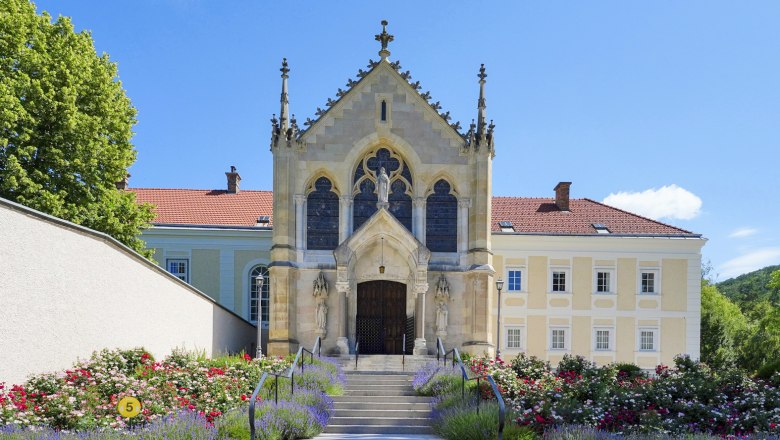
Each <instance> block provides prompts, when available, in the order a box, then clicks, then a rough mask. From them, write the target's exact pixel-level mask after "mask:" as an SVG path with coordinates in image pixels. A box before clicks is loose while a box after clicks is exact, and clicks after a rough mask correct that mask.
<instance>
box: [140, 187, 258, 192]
mask: <svg viewBox="0 0 780 440" xmlns="http://www.w3.org/2000/svg"><path fill="white" fill-rule="evenodd" d="M127 190H128V191H135V190H153V191H223V192H227V190H226V189H208V188H155V187H132V188H127ZM243 192H252V193H272V194H273V190H267V189H242V190H240V191H239V192H238V193H237V194H241V193H243Z"/></svg>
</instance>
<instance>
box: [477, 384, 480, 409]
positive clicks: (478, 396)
mask: <svg viewBox="0 0 780 440" xmlns="http://www.w3.org/2000/svg"><path fill="white" fill-rule="evenodd" d="M479 401H480V395H479V376H477V414H479Z"/></svg>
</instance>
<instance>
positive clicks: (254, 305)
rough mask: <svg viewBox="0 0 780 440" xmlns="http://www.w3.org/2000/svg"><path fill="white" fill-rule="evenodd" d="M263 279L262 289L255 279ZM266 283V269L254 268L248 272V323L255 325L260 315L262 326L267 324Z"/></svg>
mask: <svg viewBox="0 0 780 440" xmlns="http://www.w3.org/2000/svg"><path fill="white" fill-rule="evenodd" d="M260 276H262V277H263V287H262V288H260V284H259V283H258V282H257V278H258V277H260ZM269 284H270V283H269V281H268V267H266V266H255V267H254V268H253V269H252V271H251V272H249V321H251V322H254V323H257V315H258V313H259V314H260V320H261V321H262V324H263V325H267V324H268V310H269V307H268V304H269V295H268V292H269V291H270V286H269Z"/></svg>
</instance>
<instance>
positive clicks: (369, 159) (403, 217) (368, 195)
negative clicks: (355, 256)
mask: <svg viewBox="0 0 780 440" xmlns="http://www.w3.org/2000/svg"><path fill="white" fill-rule="evenodd" d="M380 168H384V169H385V173H386V174H387V176H388V178H389V179H390V188H389V191H388V197H387V199H388V200H387V201H388V203H389V205H390V206H389V207H388V211H389V212H390V213H391V214H392V215H393V216H394V217H395V218H397V219H398V221H400V222H401V223H402V224H403V225H404V226H405V227H406V228H407V229H408V230H409V231H410V232H411V230H412V197H411V190H412V173H411V171H410V170H409V167H408V166H407V165H406V164H405V163H404V161H403V159H401V158H400V157H398V156H396V155H394V154H393V153H392V152H391V151H390V150H389V149H387V148H379V149H378V150H376V151H375V152H372V153H370V154H369V155H367V156H366V157H365V158H364V159H363V160H362V161H361V162H360V163H359V164H358V166H357V168H356V169H355V177H354V179H353V182H354V185H355V187H354V189H353V191H354V193H355V197H354V200H353V204H352V227H353V230H357V229H358V228H360V226H362V225H363V223H365V222H366V220H368V219H369V218H370V217H371V216H372V215H374V213H375V212H376V211H377V207H376V203H377V194H376V192H375V190H376V176H377V174H379V170H380Z"/></svg>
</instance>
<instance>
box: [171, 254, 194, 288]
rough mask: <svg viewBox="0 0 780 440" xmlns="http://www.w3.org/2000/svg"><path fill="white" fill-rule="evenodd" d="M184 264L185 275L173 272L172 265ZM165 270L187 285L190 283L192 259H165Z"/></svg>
mask: <svg viewBox="0 0 780 440" xmlns="http://www.w3.org/2000/svg"><path fill="white" fill-rule="evenodd" d="M182 262H183V263H184V273H183V274H182V273H179V272H173V271H171V263H182ZM165 270H166V271H167V272H168V273H169V274H171V275H173V276H175V277H176V278H178V279H180V280H182V281H184V282H185V283H187V284H189V283H190V259H189V258H166V259H165Z"/></svg>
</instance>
